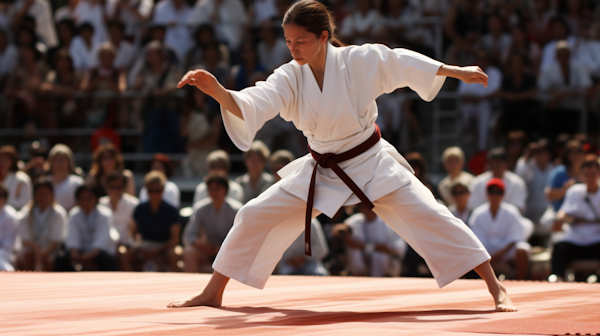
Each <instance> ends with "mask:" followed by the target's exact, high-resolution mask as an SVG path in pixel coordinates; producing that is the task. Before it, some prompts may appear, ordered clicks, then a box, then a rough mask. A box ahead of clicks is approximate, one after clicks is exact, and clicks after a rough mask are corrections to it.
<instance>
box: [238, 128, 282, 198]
mask: <svg viewBox="0 0 600 336" xmlns="http://www.w3.org/2000/svg"><path fill="white" fill-rule="evenodd" d="M270 155H271V153H270V152H269V149H268V148H267V146H265V144H264V143H263V142H262V141H259V140H255V141H254V142H253V143H252V146H250V149H249V150H248V151H247V152H245V153H244V164H245V165H246V169H247V170H248V172H247V173H246V174H244V175H242V176H240V177H238V178H236V179H235V182H237V183H239V184H240V185H241V186H242V188H243V189H244V204H245V203H248V201H250V200H251V199H253V198H256V197H258V195H260V194H262V193H263V192H264V191H265V190H267V188H269V187H270V186H271V185H272V184H273V176H271V174H269V173H266V172H265V166H266V164H267V160H268V159H269V156H270Z"/></svg>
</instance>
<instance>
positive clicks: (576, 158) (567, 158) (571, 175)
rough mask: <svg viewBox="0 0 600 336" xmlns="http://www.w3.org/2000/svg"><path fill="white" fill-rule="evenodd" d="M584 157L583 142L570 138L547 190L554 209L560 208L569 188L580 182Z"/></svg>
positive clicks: (550, 177) (551, 175)
mask: <svg viewBox="0 0 600 336" xmlns="http://www.w3.org/2000/svg"><path fill="white" fill-rule="evenodd" d="M584 158H585V157H584V154H583V147H582V145H581V142H579V140H575V139H573V140H569V142H567V143H566V145H565V151H564V155H563V157H562V164H560V165H558V166H556V167H554V168H553V169H552V170H551V171H550V176H548V183H547V186H546V190H545V191H546V196H547V197H548V200H550V202H551V203H552V207H553V208H554V211H557V212H558V210H560V208H561V206H562V203H563V200H564V198H565V194H566V193H567V190H568V189H569V188H570V187H571V186H572V185H574V184H575V183H578V182H579V172H580V170H581V164H582V163H583V160H584Z"/></svg>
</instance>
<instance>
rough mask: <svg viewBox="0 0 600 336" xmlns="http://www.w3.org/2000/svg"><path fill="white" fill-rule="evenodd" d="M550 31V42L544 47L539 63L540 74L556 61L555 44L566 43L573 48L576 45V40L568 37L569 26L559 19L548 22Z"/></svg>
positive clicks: (573, 37) (570, 36)
mask: <svg viewBox="0 0 600 336" xmlns="http://www.w3.org/2000/svg"><path fill="white" fill-rule="evenodd" d="M550 31H551V33H552V40H551V41H549V42H548V43H546V44H545V45H544V49H543V50H542V59H541V61H540V73H541V72H542V71H544V69H545V68H546V67H548V66H550V65H551V64H552V63H554V61H555V60H556V57H555V55H556V52H557V50H558V49H557V45H556V44H557V43H558V42H560V41H567V42H568V44H569V45H571V46H573V45H575V44H576V42H577V39H576V38H575V36H572V35H570V31H569V26H568V25H567V23H566V22H565V20H563V19H562V18H561V17H559V16H557V17H555V18H553V19H552V20H551V21H550Z"/></svg>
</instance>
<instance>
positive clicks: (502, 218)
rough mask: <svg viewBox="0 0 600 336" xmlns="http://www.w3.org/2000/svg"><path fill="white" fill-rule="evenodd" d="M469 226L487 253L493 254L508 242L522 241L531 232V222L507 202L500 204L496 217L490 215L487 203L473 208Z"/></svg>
mask: <svg viewBox="0 0 600 336" xmlns="http://www.w3.org/2000/svg"><path fill="white" fill-rule="evenodd" d="M469 227H470V228H471V230H473V233H475V235H476V236H477V238H479V240H480V241H481V243H482V244H483V246H485V249H486V250H487V251H488V253H489V254H495V253H496V252H498V251H500V250H502V249H503V248H505V247H506V246H508V244H510V243H519V242H524V241H526V240H527V239H528V238H529V236H530V235H531V233H532V232H533V224H532V223H531V222H530V221H528V220H527V219H526V218H524V217H523V216H521V214H520V213H519V209H517V208H516V207H515V206H514V205H512V204H508V203H501V204H500V208H499V209H498V212H497V213H496V217H493V216H492V212H491V211H490V204H489V203H485V204H483V205H480V206H479V207H477V208H476V209H475V210H473V213H472V214H471V218H469Z"/></svg>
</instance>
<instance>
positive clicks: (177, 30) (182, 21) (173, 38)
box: [153, 0, 193, 60]
mask: <svg viewBox="0 0 600 336" xmlns="http://www.w3.org/2000/svg"><path fill="white" fill-rule="evenodd" d="M191 14H192V8H191V7H190V6H189V5H188V4H187V3H186V2H185V1H184V0H161V1H159V2H157V3H156V6H155V7H154V15H153V16H154V18H153V22H154V23H158V24H162V25H165V27H166V28H167V31H166V35H165V40H164V42H165V43H166V44H169V45H172V46H173V47H175V50H177V55H178V56H179V57H178V58H179V59H180V60H181V59H183V57H185V55H187V52H188V50H190V48H191V47H192V37H191V34H190V30H189V28H188V25H187V23H188V22H189V21H190V20H191V18H192V17H193V16H192V15H191Z"/></svg>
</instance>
